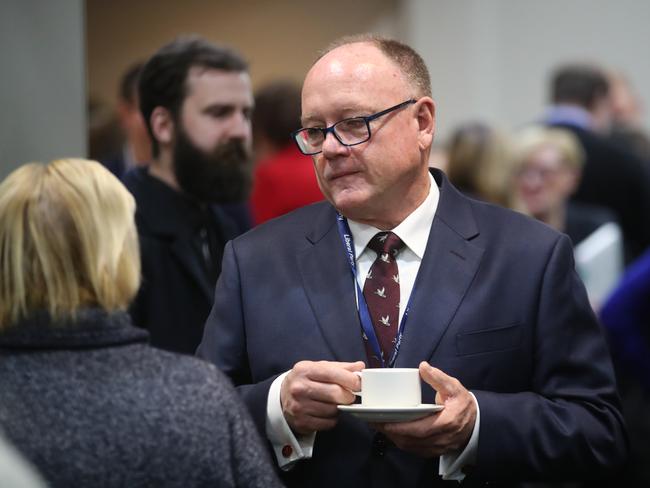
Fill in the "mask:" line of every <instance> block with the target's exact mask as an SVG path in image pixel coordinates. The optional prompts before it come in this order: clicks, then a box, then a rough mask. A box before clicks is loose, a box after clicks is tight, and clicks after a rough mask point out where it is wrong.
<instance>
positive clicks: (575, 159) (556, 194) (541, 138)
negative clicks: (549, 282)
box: [513, 126, 616, 245]
mask: <svg viewBox="0 0 650 488" xmlns="http://www.w3.org/2000/svg"><path fill="white" fill-rule="evenodd" d="M513 161H514V167H513V169H514V175H515V177H514V187H515V190H516V194H517V197H518V199H519V200H520V201H521V202H522V203H523V205H524V208H525V211H526V212H527V213H528V214H530V215H531V216H533V217H535V218H536V219H538V220H541V221H542V222H544V223H546V224H548V225H550V226H551V227H553V228H555V229H557V230H559V231H560V232H564V233H566V234H568V236H569V237H570V238H571V240H572V241H573V244H574V245H575V244H578V243H579V242H581V241H582V240H583V239H585V238H586V237H587V236H589V235H590V234H591V233H592V232H594V231H595V230H596V229H598V227H600V226H601V225H603V224H605V223H607V222H613V221H615V220H616V217H615V216H614V215H613V214H612V213H611V212H610V211H609V210H608V209H607V208H605V207H600V206H596V205H587V204H584V203H575V202H571V201H570V200H569V199H570V197H571V195H572V194H573V193H574V192H575V191H576V189H577V187H578V184H579V183H580V178H581V177H582V167H583V165H584V153H583V150H582V148H581V146H580V143H579V142H578V141H577V139H576V138H575V136H574V135H573V134H572V133H571V132H568V131H566V130H564V129H559V128H547V127H542V126H530V127H527V128H525V129H522V130H521V131H519V132H518V133H517V134H516V136H515V139H514V157H513Z"/></svg>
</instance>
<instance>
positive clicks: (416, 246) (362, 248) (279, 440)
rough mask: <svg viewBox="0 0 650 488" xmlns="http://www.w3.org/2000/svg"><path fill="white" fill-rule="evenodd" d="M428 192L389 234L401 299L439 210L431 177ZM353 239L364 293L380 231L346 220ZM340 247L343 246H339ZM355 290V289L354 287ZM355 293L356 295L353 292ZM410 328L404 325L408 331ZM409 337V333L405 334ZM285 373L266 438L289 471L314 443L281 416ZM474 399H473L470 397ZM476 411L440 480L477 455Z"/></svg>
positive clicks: (457, 474) (272, 393)
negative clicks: (396, 246) (394, 244)
mask: <svg viewBox="0 0 650 488" xmlns="http://www.w3.org/2000/svg"><path fill="white" fill-rule="evenodd" d="M429 179H430V181H431V185H430V191H429V195H428V196H427V198H426V199H425V200H424V202H422V204H420V206H419V207H418V208H416V209H415V210H414V211H413V212H412V213H411V214H410V215H409V216H408V217H406V219H404V220H403V221H402V222H401V223H400V224H399V225H398V226H397V227H395V228H394V229H392V232H394V233H395V234H397V236H398V237H399V238H400V239H402V241H403V242H404V244H405V246H404V248H403V249H402V250H401V251H400V253H399V254H398V255H397V258H396V259H397V266H398V269H399V278H400V279H399V283H400V296H401V297H410V296H411V291H412V290H413V285H414V283H415V278H416V277H417V274H418V270H419V269H420V263H421V262H422V258H423V257H424V251H425V249H426V246H427V241H428V240H429V233H430V231H431V224H432V223H433V218H434V216H435V213H436V210H437V208H438V200H439V198H440V192H439V190H438V186H437V185H436V183H435V181H434V179H433V177H432V176H431V175H429ZM348 225H349V226H350V231H351V233H352V238H353V240H354V251H355V255H356V265H357V282H358V283H359V287H360V288H361V289H363V285H364V282H365V279H366V275H367V274H368V271H369V270H370V267H371V266H372V263H373V262H374V261H375V259H376V258H377V254H376V253H375V252H374V251H373V250H372V249H370V248H368V247H367V245H368V243H369V242H370V240H371V239H372V237H373V236H374V235H375V234H376V233H378V232H381V230H380V229H377V228H375V227H372V226H370V225H366V224H361V223H359V222H354V221H352V220H348ZM341 245H343V244H341ZM355 290H356V287H355ZM355 293H356V291H355ZM407 304H408V299H402V300H401V302H400V307H399V318H400V326H401V321H402V317H403V315H404V311H405V310H406V306H407ZM408 326H409V324H408V323H407V324H406V328H407V329H408ZM407 333H408V332H407ZM287 373H288V371H287V372H285V373H283V374H282V375H280V376H278V378H276V379H275V381H274V382H273V383H272V384H271V388H270V390H269V396H268V401H267V418H266V435H267V437H268V439H269V440H270V441H271V444H272V445H273V449H274V451H275V455H276V458H277V461H278V465H279V466H280V467H281V468H283V469H289V468H290V467H291V465H293V464H294V463H295V462H296V461H299V460H301V459H309V458H311V456H312V449H313V446H314V442H315V440H316V433H315V432H314V433H312V434H309V435H305V436H296V435H294V433H293V432H292V431H291V428H290V427H289V424H288V423H287V421H286V420H285V418H284V415H283V413H282V406H281V404H280V385H281V384H282V381H283V380H284V377H285V376H286V375H287ZM472 397H474V395H472ZM474 402H475V403H476V407H477V415H476V423H475V424H474V430H473V431H472V435H471V437H470V441H469V443H468V444H467V446H466V447H465V449H464V450H463V451H462V452H460V453H455V454H446V455H443V456H441V457H440V468H439V474H440V475H442V477H443V479H457V480H462V479H463V478H464V475H463V473H462V471H461V469H462V467H463V466H465V465H466V464H469V463H470V462H472V460H473V459H474V458H475V455H476V448H477V446H478V432H479V424H480V412H479V410H478V402H476V398H475V397H474Z"/></svg>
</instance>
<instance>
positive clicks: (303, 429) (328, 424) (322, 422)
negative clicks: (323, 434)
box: [287, 416, 338, 434]
mask: <svg viewBox="0 0 650 488" xmlns="http://www.w3.org/2000/svg"><path fill="white" fill-rule="evenodd" d="M287 421H288V422H289V425H290V426H291V429H292V430H293V431H295V432H298V433H300V434H308V433H311V432H318V431H321V430H329V429H332V428H334V426H336V424H337V422H338V417H327V418H325V417H311V416H301V417H290V418H288V419H287Z"/></svg>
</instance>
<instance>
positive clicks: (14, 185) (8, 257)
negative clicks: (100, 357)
mask: <svg viewBox="0 0 650 488" xmlns="http://www.w3.org/2000/svg"><path fill="white" fill-rule="evenodd" d="M134 212H135V201H134V199H133V197H132V196H131V194H130V193H129V192H128V191H127V190H126V188H124V186H122V184H121V183H120V182H119V181H118V180H117V178H115V176H113V175H112V174H111V173H110V172H109V171H108V170H106V169H105V168H104V167H103V166H102V165H101V164H99V163H97V162H95V161H89V160H85V159H59V160H56V161H52V162H51V163H49V164H43V163H29V164H26V165H24V166H22V167H20V168H18V169H17V170H15V171H13V172H12V173H11V174H10V175H9V176H8V177H7V178H6V179H5V180H4V181H3V182H2V184H0V266H1V275H0V329H2V328H4V327H6V326H8V325H9V324H12V323H14V322H17V321H18V320H19V319H21V318H23V317H26V316H28V315H29V314H30V313H32V312H34V311H38V310H46V311H48V312H49V313H50V315H51V316H52V317H53V318H54V319H55V320H58V319H62V318H66V317H74V316H75V312H76V310H77V309H79V308H80V307H85V306H97V307H101V308H103V309H105V310H107V311H115V310H124V309H126V307H127V306H128V305H129V303H130V302H131V300H132V299H133V297H134V296H135V294H136V292H137V290H138V287H139V285H140V254H139V248H138V238H137V232H136V230H135V223H134Z"/></svg>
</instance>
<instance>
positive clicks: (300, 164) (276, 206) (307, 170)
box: [251, 144, 323, 224]
mask: <svg viewBox="0 0 650 488" xmlns="http://www.w3.org/2000/svg"><path fill="white" fill-rule="evenodd" d="M322 199H323V194H322V193H321V191H320V188H318V183H317V182H316V174H315V173H314V167H313V163H312V161H311V158H310V157H309V156H305V155H304V154H302V153H301V152H300V151H299V150H298V148H297V147H295V146H294V145H293V144H291V145H289V146H287V147H285V148H284V149H282V150H280V151H278V152H277V153H276V154H274V155H273V156H271V157H270V158H268V159H265V160H263V161H260V163H259V164H258V166H257V168H256V169H255V179H254V183H253V192H252V194H251V212H252V214H253V222H254V223H255V224H261V223H262V222H266V221H267V220H270V219H272V218H274V217H278V216H280V215H283V214H285V213H288V212H290V211H292V210H295V209H297V208H299V207H303V206H305V205H307V204H310V203H314V202H318V201H320V200H322Z"/></svg>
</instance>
